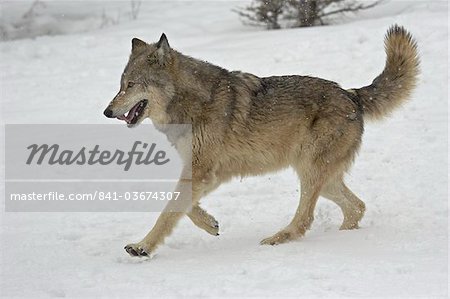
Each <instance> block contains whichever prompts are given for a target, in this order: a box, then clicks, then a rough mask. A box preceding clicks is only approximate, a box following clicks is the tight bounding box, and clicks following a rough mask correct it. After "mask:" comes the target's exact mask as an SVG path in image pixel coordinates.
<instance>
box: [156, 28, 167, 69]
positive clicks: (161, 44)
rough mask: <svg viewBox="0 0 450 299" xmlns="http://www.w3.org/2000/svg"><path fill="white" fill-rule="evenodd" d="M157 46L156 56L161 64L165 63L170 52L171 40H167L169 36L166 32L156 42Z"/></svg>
mask: <svg viewBox="0 0 450 299" xmlns="http://www.w3.org/2000/svg"><path fill="white" fill-rule="evenodd" d="M156 48H157V50H156V57H157V59H158V62H159V64H160V65H164V64H165V63H166V61H167V58H168V55H169V52H170V46H169V41H168V40H167V36H166V35H165V34H164V33H163V34H162V35H161V37H160V38H159V41H158V42H157V43H156Z"/></svg>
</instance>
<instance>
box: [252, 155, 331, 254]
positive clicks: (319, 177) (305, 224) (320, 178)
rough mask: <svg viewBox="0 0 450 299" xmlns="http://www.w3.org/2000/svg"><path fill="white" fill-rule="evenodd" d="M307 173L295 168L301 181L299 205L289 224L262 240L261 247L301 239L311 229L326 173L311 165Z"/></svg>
mask: <svg viewBox="0 0 450 299" xmlns="http://www.w3.org/2000/svg"><path fill="white" fill-rule="evenodd" d="M307 169H308V171H307V172H303V173H302V172H300V168H297V171H298V173H299V177H300V181H301V195H300V203H299V206H298V208H297V211H296V213H295V215H294V218H293V219H292V221H291V223H290V224H289V225H288V226H286V227H285V228H284V229H282V230H281V231H279V232H278V233H276V234H275V235H273V236H271V237H269V238H266V239H263V240H262V241H261V242H260V244H262V245H277V244H281V243H285V242H288V241H291V240H295V239H298V238H300V237H302V236H303V235H304V234H305V232H306V231H307V230H308V229H309V228H310V227H311V224H312V222H313V220H314V209H315V207H316V203H317V200H318V198H319V194H320V190H321V188H322V185H323V182H324V181H325V180H326V177H327V175H326V174H327V172H326V171H324V170H321V169H319V168H317V167H314V166H313V164H312V163H311V165H310V167H309V168H307Z"/></svg>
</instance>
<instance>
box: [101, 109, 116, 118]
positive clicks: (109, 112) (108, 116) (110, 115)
mask: <svg viewBox="0 0 450 299" xmlns="http://www.w3.org/2000/svg"><path fill="white" fill-rule="evenodd" d="M103 114H104V115H105V116H106V117H107V118H114V116H113V114H114V113H113V111H112V110H111V109H109V108H106V109H105V111H103Z"/></svg>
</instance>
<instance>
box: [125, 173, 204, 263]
mask: <svg viewBox="0 0 450 299" xmlns="http://www.w3.org/2000/svg"><path fill="white" fill-rule="evenodd" d="M175 190H176V192H180V193H179V194H180V195H179V197H178V199H177V200H173V201H169V202H168V204H167V206H166V207H165V208H164V210H163V211H162V213H161V215H160V216H159V218H158V220H157V221H156V223H155V225H154V227H153V228H152V230H151V231H150V232H149V233H148V234H147V235H146V236H145V238H144V239H142V241H140V242H139V243H134V244H128V245H127V246H125V250H126V251H127V252H128V254H130V255H131V256H138V257H142V256H148V255H150V254H151V253H153V252H154V251H155V249H156V248H157V247H158V246H159V245H161V244H162V243H163V242H164V239H165V238H166V237H167V236H168V235H170V233H171V232H172V231H173V229H174V227H175V226H176V224H177V223H178V221H179V220H180V219H181V217H183V216H184V215H185V214H186V212H187V211H188V210H190V209H191V207H192V203H193V202H197V201H198V199H197V198H196V197H198V196H197V195H194V194H193V193H195V192H192V180H191V179H180V180H179V181H178V184H177V187H176V189H175Z"/></svg>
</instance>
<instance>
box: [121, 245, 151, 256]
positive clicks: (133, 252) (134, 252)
mask: <svg viewBox="0 0 450 299" xmlns="http://www.w3.org/2000/svg"><path fill="white" fill-rule="evenodd" d="M124 249H125V251H126V252H128V254H129V255H130V256H138V257H143V256H149V255H150V252H151V251H150V250H149V249H146V248H145V246H144V245H142V244H140V243H137V244H128V245H127V246H125V247H124Z"/></svg>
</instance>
